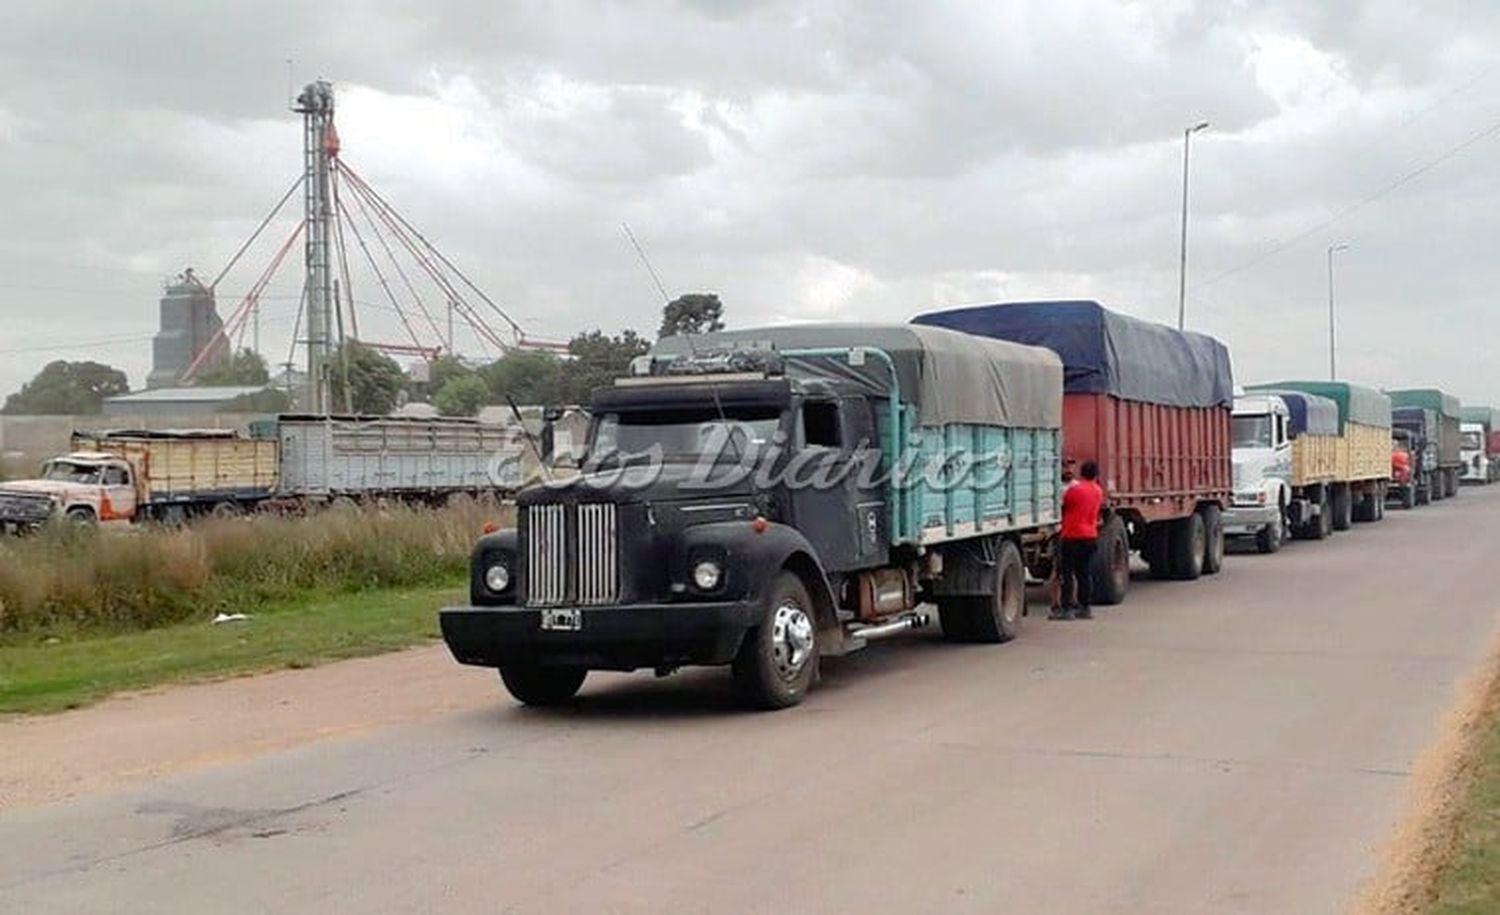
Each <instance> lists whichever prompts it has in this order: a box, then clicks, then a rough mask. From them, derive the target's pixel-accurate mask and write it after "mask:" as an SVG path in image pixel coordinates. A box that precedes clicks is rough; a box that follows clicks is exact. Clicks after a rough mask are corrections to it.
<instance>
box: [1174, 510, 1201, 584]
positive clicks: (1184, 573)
mask: <svg viewBox="0 0 1500 915" xmlns="http://www.w3.org/2000/svg"><path fill="white" fill-rule="evenodd" d="M1207 551H1208V530H1207V528H1206V527H1205V526H1204V524H1203V516H1202V515H1200V514H1198V513H1197V512H1193V513H1192V514H1191V515H1189V516H1187V517H1186V518H1179V519H1177V520H1176V521H1173V522H1172V525H1171V528H1170V532H1169V534H1168V537H1167V565H1168V568H1169V571H1170V573H1171V577H1172V578H1174V579H1176V580H1178V581H1192V580H1194V579H1196V578H1197V577H1198V576H1200V575H1202V574H1203V556H1204V554H1205V553H1206V552H1207Z"/></svg>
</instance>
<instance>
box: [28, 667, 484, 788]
mask: <svg viewBox="0 0 1500 915" xmlns="http://www.w3.org/2000/svg"><path fill="white" fill-rule="evenodd" d="M499 689H500V688H499V685H498V683H497V682H495V680H494V679H493V678H492V677H486V676H484V675H483V672H482V671H475V670H473V669H469V668H463V667H460V666H459V665H457V664H454V663H453V660H452V658H450V657H449V656H448V652H447V649H446V648H444V647H443V646H441V645H435V646H429V647H425V648H419V649H412V650H407V651H400V652H396V653H394V654H386V655H380V656H378V657H372V658H362V659H358V660H352V661H341V662H338V663H335V664H328V665H326V666H322V667H315V668H310V669H306V670H287V671H281V672H277V673H271V674H265V675H262V676H255V677H243V678H239V679H233V680H223V681H219V682H215V683H205V684H198V685H192V686H182V687H169V688H165V689H161V690H153V691H150V692H144V693H135V694H124V695H120V696H116V697H114V698H111V699H108V700H106V701H104V702H101V703H99V704H98V705H95V706H92V707H89V708H85V709H80V710H77V711H72V712H64V713H62V714H58V715H49V716H45V717H16V718H10V719H6V720H0V747H4V752H0V811H5V810H11V809H16V808H19V807H23V806H32V805H36V804H44V803H49V802H52V801H58V800H63V799H66V798H69V797H73V796H76V795H80V794H87V793H92V792H97V791H107V790H111V789H116V788H122V787H125V786H128V785H132V784H136V783H139V782H143V781H147V780H150V779H154V778H158V777H160V776H163V775H167V774H171V773H175V772H182V771H186V770H190V769H195V768H200V767H204V766H212V765H218V764H221V763H225V762H231V761H234V760H239V759H245V758H248V757H252V756H258V755H261V754H265V753H271V752H275V751H277V750H282V749H286V748H289V747H293V746H297V745H300V744H304V743H309V742H311V741H316V740H323V739H327V738H330V737H340V736H346V735H350V734H357V733H360V732H362V731H366V730H369V729H372V728H376V727H380V726H383V725H389V724H397V723H400V722H405V721H415V720H421V719H424V718H429V717H432V716H435V715H441V714H444V713H446V712H451V711H454V710H457V709H462V708H469V707H473V706H475V705H479V704H482V703H487V702H498V701H500V691H499Z"/></svg>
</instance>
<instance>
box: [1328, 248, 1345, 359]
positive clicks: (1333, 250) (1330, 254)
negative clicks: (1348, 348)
mask: <svg viewBox="0 0 1500 915" xmlns="http://www.w3.org/2000/svg"><path fill="white" fill-rule="evenodd" d="M1348 248H1349V245H1348V243H1347V242H1342V241H1341V242H1335V243H1334V244H1331V245H1329V246H1328V380H1329V381H1338V378H1339V374H1338V363H1337V362H1336V361H1335V356H1334V343H1335V336H1334V323H1333V256H1334V255H1335V254H1337V253H1338V252H1340V251H1345V250H1347V249H1348Z"/></svg>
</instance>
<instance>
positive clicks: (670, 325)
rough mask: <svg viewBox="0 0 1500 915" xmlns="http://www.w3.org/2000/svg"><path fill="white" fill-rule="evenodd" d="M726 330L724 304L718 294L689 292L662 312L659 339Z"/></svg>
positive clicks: (667, 305)
mask: <svg viewBox="0 0 1500 915" xmlns="http://www.w3.org/2000/svg"><path fill="white" fill-rule="evenodd" d="M723 329H724V303H723V302H720V301H719V296H718V294H717V293H713V292H689V293H685V294H683V295H680V296H678V297H677V298H675V299H673V300H672V301H670V302H668V303H667V304H666V306H665V307H664V308H662V310H661V330H660V331H658V332H657V334H656V335H657V336H658V337H675V336H678V335H679V334H706V333H711V332H713V331H716V330H723Z"/></svg>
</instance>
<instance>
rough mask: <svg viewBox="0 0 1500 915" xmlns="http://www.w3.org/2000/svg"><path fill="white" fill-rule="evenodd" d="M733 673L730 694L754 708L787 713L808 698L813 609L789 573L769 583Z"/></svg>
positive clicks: (814, 652) (814, 645)
mask: <svg viewBox="0 0 1500 915" xmlns="http://www.w3.org/2000/svg"><path fill="white" fill-rule="evenodd" d="M733 671H734V687H735V691H736V692H737V693H739V695H740V698H741V699H743V700H744V701H745V702H746V703H747V704H749V705H752V706H754V707H756V708H762V709H782V708H789V707H791V706H793V705H796V704H797V703H799V702H801V701H802V697H803V696H805V695H806V694H807V690H808V687H810V686H811V685H812V682H813V679H814V678H815V677H816V676H817V672H818V623H817V610H816V609H815V608H814V606H813V602H812V598H810V597H809V596H808V594H807V588H806V586H804V585H803V584H802V579H800V578H798V577H797V576H796V575H795V574H793V573H792V572H782V573H780V574H779V575H777V576H776V577H775V578H774V579H773V580H772V581H771V587H770V588H769V589H768V590H767V592H766V609H765V616H763V617H762V618H761V622H760V625H758V626H756V627H755V628H754V629H751V630H750V631H749V632H747V633H745V641H744V642H743V643H742V644H741V645H740V653H739V656H738V657H736V658H735V659H734V668H733Z"/></svg>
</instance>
